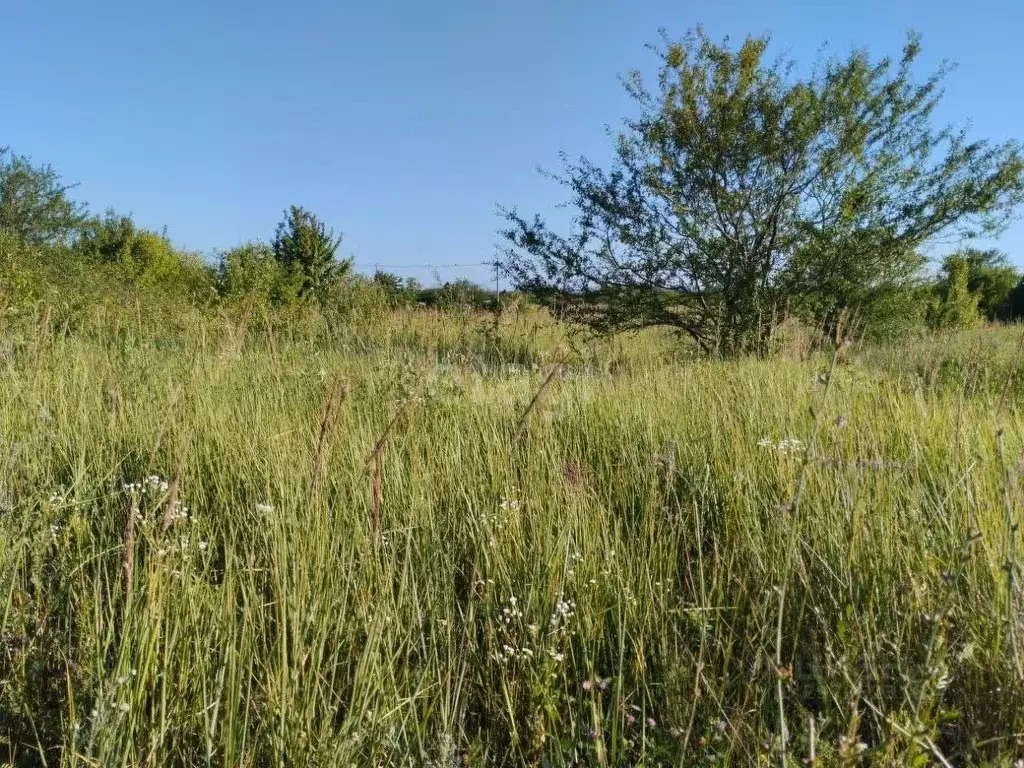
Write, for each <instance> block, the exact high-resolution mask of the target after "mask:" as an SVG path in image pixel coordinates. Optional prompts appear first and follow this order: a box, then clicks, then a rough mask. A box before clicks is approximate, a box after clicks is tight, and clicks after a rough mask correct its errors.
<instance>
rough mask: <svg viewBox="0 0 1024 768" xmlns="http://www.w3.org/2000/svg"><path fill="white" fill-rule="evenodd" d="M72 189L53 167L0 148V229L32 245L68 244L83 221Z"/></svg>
mask: <svg viewBox="0 0 1024 768" xmlns="http://www.w3.org/2000/svg"><path fill="white" fill-rule="evenodd" d="M70 189H71V187H70V186H68V185H65V184H64V183H63V182H62V181H61V178H60V176H59V175H58V174H57V172H56V171H54V170H53V169H52V168H51V167H50V166H48V165H42V166H35V165H32V163H31V162H30V161H29V159H28V158H26V157H23V156H20V155H15V154H12V153H11V152H10V150H9V149H5V148H3V147H0V232H3V233H7V234H9V235H11V236H13V237H17V238H19V239H21V240H24V241H25V242H26V243H28V244H29V245H33V246H42V245H59V244H63V243H66V242H67V241H68V240H69V239H70V238H71V236H72V235H73V234H74V233H75V232H76V231H77V229H78V228H79V227H80V226H81V224H82V222H83V220H84V217H83V206H81V205H80V204H78V203H75V202H74V201H72V200H71V199H70V198H69V197H68V191H69V190H70Z"/></svg>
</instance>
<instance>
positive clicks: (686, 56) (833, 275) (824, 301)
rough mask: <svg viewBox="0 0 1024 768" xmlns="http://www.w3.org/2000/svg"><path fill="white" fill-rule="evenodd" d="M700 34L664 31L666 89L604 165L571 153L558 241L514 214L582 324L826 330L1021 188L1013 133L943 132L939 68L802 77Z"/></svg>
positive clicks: (633, 85)
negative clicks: (933, 244) (567, 222)
mask: <svg viewBox="0 0 1024 768" xmlns="http://www.w3.org/2000/svg"><path fill="white" fill-rule="evenodd" d="M768 43H769V41H768V40H767V39H766V38H747V39H746V40H745V41H744V42H743V43H742V44H741V45H740V46H739V47H738V48H735V49H733V48H730V47H729V46H728V45H727V44H718V43H715V42H713V41H711V40H710V39H709V38H708V37H707V36H706V35H704V34H703V32H701V31H699V30H698V31H697V32H696V33H692V34H690V35H688V36H687V37H685V38H683V39H682V40H681V41H678V42H668V41H666V45H665V48H664V49H663V50H662V51H660V56H661V57H662V68H661V71H660V73H659V75H658V79H657V86H658V87H657V91H656V92H654V91H651V90H649V89H648V88H647V87H646V86H645V85H644V83H643V81H642V79H641V78H640V77H639V75H636V74H634V75H633V76H632V77H630V78H629V79H628V80H627V82H626V89H627V92H628V93H629V94H630V95H631V96H633V98H634V99H635V100H636V102H637V103H638V106H639V114H638V115H637V116H635V117H634V118H632V119H630V120H628V121H627V122H626V125H625V130H624V131H623V133H622V135H621V136H619V137H618V141H617V147H616V148H617V153H616V161H615V163H614V165H613V166H612V168H611V169H610V170H608V171H605V170H602V169H600V168H598V167H596V166H594V165H593V164H591V163H589V162H587V161H586V160H580V161H578V162H576V163H570V162H566V164H565V169H564V172H563V174H562V176H560V177H556V178H557V179H558V180H559V181H560V182H561V183H562V184H563V185H564V186H565V187H567V188H568V189H569V190H570V192H571V195H572V197H571V200H572V203H573V205H574V207H575V208H576V209H577V212H578V216H577V218H576V221H575V227H574V229H573V231H572V232H571V233H570V234H569V235H567V236H561V235H558V234H556V233H554V232H552V231H550V230H548V229H547V227H546V226H545V225H544V222H543V221H541V220H540V219H539V218H535V219H534V220H532V221H529V220H527V219H525V218H523V217H521V216H519V214H518V213H516V212H515V211H510V212H506V218H507V221H508V222H509V225H510V226H509V228H508V229H507V230H506V231H505V232H504V233H503V234H504V235H505V237H506V239H507V240H508V241H509V243H510V247H509V248H508V249H507V251H506V260H505V266H506V270H507V271H508V272H509V274H510V275H511V276H512V277H513V278H514V279H515V280H517V282H518V283H519V285H520V286H521V287H522V288H524V289H527V290H532V291H534V292H535V293H536V294H538V295H541V296H547V297H551V298H554V297H557V298H558V300H559V301H560V302H561V303H562V305H563V306H567V307H569V309H570V310H571V314H574V315H575V319H577V320H579V321H581V322H584V323H586V324H588V325H590V326H591V327H593V328H595V329H597V330H599V331H607V332H614V331H619V330H626V329H629V328H639V327H645V326H652V325H668V326H671V327H674V328H676V329H678V330H679V331H680V332H682V333H685V334H687V335H689V336H691V337H692V338H694V339H695V340H697V341H698V343H699V344H700V345H701V346H702V347H703V348H704V349H706V350H716V351H719V352H723V353H726V354H733V353H738V352H743V351H751V350H753V351H758V352H763V351H764V350H765V346H766V341H767V339H768V338H770V336H771V334H772V331H773V329H774V327H776V326H777V324H778V323H779V322H781V320H782V319H783V318H784V317H785V316H786V314H793V313H795V314H798V315H801V316H802V317H804V319H806V320H808V321H810V322H812V323H815V324H817V325H824V326H831V325H832V324H834V323H835V321H836V318H837V317H838V316H839V315H840V314H842V313H843V312H846V311H849V310H851V309H855V310H857V311H860V312H862V314H866V315H869V314H870V312H867V311H866V310H867V309H868V306H867V305H868V304H869V303H870V302H871V301H873V300H874V299H873V297H875V296H880V295H885V296H891V295H892V291H893V290H895V289H899V288H906V287H909V286H910V285H911V284H912V282H913V279H914V278H915V277H916V276H917V274H918V270H919V269H920V268H921V265H922V260H921V259H920V257H919V256H918V251H919V249H920V248H921V247H922V246H923V245H924V244H926V243H928V242H930V241H932V240H934V239H935V238H936V237H938V236H940V235H950V234H955V235H957V236H960V237H970V236H974V235H976V234H978V233H982V232H986V233H992V232H997V231H999V229H1000V228H1001V227H1002V226H1003V225H1005V223H1006V221H1007V217H1008V216H1009V214H1010V212H1011V211H1012V209H1013V207H1014V206H1016V205H1017V204H1018V203H1019V202H1020V201H1021V199H1022V195H1024V182H1022V160H1021V151H1020V147H1019V145H1017V144H1015V143H1006V144H1000V145H991V144H990V143H988V142H986V141H972V142H969V141H968V140H967V137H966V134H965V133H964V132H963V131H955V130H953V129H952V128H939V129H935V128H933V126H932V125H931V116H932V113H933V111H934V109H935V106H936V105H937V104H938V101H939V99H940V97H941V83H942V79H943V77H944V75H945V73H946V71H948V68H947V67H943V68H941V69H940V70H939V71H938V72H937V73H936V74H934V75H932V76H931V77H930V78H928V79H927V80H925V81H924V82H923V83H918V82H915V81H914V79H913V78H912V77H911V67H912V65H913V63H914V60H915V58H916V57H917V55H918V53H919V49H920V44H919V41H918V40H917V38H916V37H913V36H912V37H910V38H909V39H908V42H907V45H906V47H905V49H904V52H903V56H902V58H901V59H900V60H899V61H898V62H893V60H891V59H888V58H884V59H881V60H880V61H877V62H872V61H871V60H870V58H869V56H868V54H867V53H866V52H865V51H862V50H857V51H853V52H852V53H850V55H849V56H848V57H846V58H845V59H840V58H830V59H827V60H825V61H822V62H819V63H818V64H817V65H816V66H815V68H814V70H813V71H812V73H811V74H810V75H808V76H806V77H796V76H794V71H795V68H794V65H793V63H792V62H786V61H782V60H776V61H774V62H769V61H767V60H766V58H765V57H766V52H767V48H768Z"/></svg>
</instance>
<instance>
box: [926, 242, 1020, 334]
mask: <svg viewBox="0 0 1024 768" xmlns="http://www.w3.org/2000/svg"><path fill="white" fill-rule="evenodd" d="M957 259H960V260H963V261H964V262H966V264H967V290H968V291H970V292H971V293H972V294H973V295H975V296H976V297H977V299H978V311H980V312H981V314H982V315H983V316H984V317H985V319H987V320H1003V319H1006V318H1007V317H1008V314H1009V311H1010V308H1009V299H1010V294H1011V293H1012V292H1013V289H1014V288H1015V287H1016V286H1017V283H1018V282H1020V278H1021V275H1020V273H1019V272H1018V271H1017V270H1016V269H1015V268H1014V267H1013V266H1012V265H1011V264H1010V262H1009V259H1008V258H1007V256H1006V254H1005V253H1003V252H1001V251H997V250H995V249H990V250H980V249H978V248H965V249H963V250H960V251H957V252H956V253H955V254H953V255H951V256H947V257H946V259H945V261H944V262H943V267H942V272H943V275H944V276H945V275H948V273H949V271H950V265H951V263H954V262H956V260H957Z"/></svg>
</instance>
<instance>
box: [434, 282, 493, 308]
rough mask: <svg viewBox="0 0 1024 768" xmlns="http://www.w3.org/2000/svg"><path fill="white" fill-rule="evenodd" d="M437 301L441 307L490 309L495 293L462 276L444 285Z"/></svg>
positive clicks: (438, 292)
mask: <svg viewBox="0 0 1024 768" xmlns="http://www.w3.org/2000/svg"><path fill="white" fill-rule="evenodd" d="M435 302H436V305H437V307H438V308H439V309H477V310H479V309H488V308H490V307H492V306H493V303H494V294H493V293H492V292H491V291H488V290H487V289H485V288H482V287H480V286H479V285H477V284H476V283H474V282H473V281H472V280H468V279H466V278H460V279H458V280H454V281H452V282H448V283H445V284H444V285H442V286H441V288H440V289H438V291H437V294H436V296H435Z"/></svg>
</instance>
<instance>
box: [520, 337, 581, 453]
mask: <svg viewBox="0 0 1024 768" xmlns="http://www.w3.org/2000/svg"><path fill="white" fill-rule="evenodd" d="M568 359H569V356H568V354H565V355H562V357H561V358H560V359H559V361H558V362H557V363H555V364H554V365H553V366H552V367H551V370H550V371H549V372H548V375H547V376H545V377H544V381H542V382H541V384H540V387H539V388H538V389H537V391H536V392H535V393H534V394H533V398H531V400H530V403H529V405H527V406H526V410H525V411H523V415H522V416H520V417H519V422H518V423H517V424H516V429H515V437H516V438H518V437H520V436H521V435H522V434H523V431H524V430H525V429H526V421H527V419H529V418H530V414H531V413H533V409H534V408H536V407H537V404H538V403H539V402H540V399H541V396H542V395H543V394H544V391H545V390H546V389H547V388H548V387H549V386H550V385H551V382H553V381H554V380H555V376H557V375H558V374H559V373H560V372H561V371H562V366H564V365H565V361H566V360H568Z"/></svg>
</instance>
